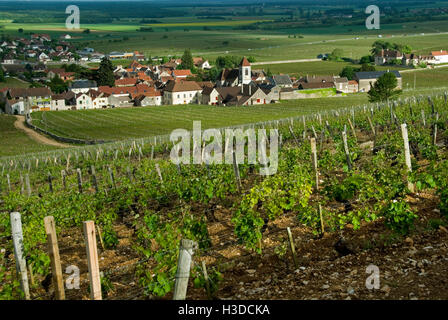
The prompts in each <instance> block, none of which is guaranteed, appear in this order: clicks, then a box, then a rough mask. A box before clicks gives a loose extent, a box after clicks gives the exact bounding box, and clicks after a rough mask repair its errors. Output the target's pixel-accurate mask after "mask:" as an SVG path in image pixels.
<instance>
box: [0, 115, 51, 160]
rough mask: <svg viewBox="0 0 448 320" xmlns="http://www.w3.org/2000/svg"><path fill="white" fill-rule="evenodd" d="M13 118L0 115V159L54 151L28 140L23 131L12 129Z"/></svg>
mask: <svg viewBox="0 0 448 320" xmlns="http://www.w3.org/2000/svg"><path fill="white" fill-rule="evenodd" d="M15 121H16V118H15V117H14V116H6V115H0V157H4V156H14V155H21V154H26V153H33V152H41V151H49V150H55V149H56V148H54V147H50V146H46V145H41V144H38V143H37V142H35V141H34V140H32V139H31V138H29V137H28V136H27V135H26V133H24V132H23V131H20V130H17V129H16V128H15V127H14V122H15Z"/></svg>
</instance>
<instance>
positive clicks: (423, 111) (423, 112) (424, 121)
mask: <svg viewBox="0 0 448 320" xmlns="http://www.w3.org/2000/svg"><path fill="white" fill-rule="evenodd" d="M422 121H423V126H424V127H426V119H425V110H423V109H422Z"/></svg>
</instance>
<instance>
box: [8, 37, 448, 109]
mask: <svg viewBox="0 0 448 320" xmlns="http://www.w3.org/2000/svg"><path fill="white" fill-rule="evenodd" d="M70 38H71V36H70V35H68V34H67V35H64V36H62V37H61V38H60V39H58V40H54V39H51V37H50V36H49V35H46V34H32V35H31V39H24V38H19V39H16V40H11V41H3V42H2V43H1V44H0V53H1V55H2V56H3V59H2V71H3V73H4V75H5V77H19V78H22V81H25V80H26V79H23V74H25V73H26V72H30V73H31V74H33V75H39V76H38V77H33V78H32V81H33V82H36V83H38V84H39V86H37V87H31V88H14V87H5V88H2V89H1V90H0V92H1V94H0V101H1V103H2V104H3V105H4V112H6V113H8V114H19V115H23V114H28V113H30V112H34V111H62V110H88V109H105V108H118V107H146V106H161V105H186V104H203V105H214V106H250V105H262V104H270V103H276V102H278V101H281V100H294V99H305V98H316V97H321V96H335V97H337V96H341V95H347V94H354V93H358V92H368V91H369V90H370V88H371V87H372V85H373V84H374V83H375V82H376V81H377V80H378V78H379V77H380V76H382V75H383V74H384V73H386V72H388V71H389V70H387V71H384V70H383V71H358V72H355V73H354V76H353V77H352V79H349V78H347V77H344V76H340V75H326V76H323V75H306V76H302V77H298V78H296V77H293V76H289V75H288V74H276V75H272V74H269V75H268V72H266V71H265V70H263V69H253V68H252V65H251V63H250V62H249V60H248V59H247V58H246V57H243V58H242V59H241V61H240V63H239V65H238V67H236V68H222V69H221V70H220V71H219V74H218V75H217V77H216V80H215V81H213V80H212V79H210V80H208V81H197V80H196V79H195V75H194V74H193V73H192V71H191V69H183V68H182V66H183V61H182V59H179V58H173V59H170V60H169V61H167V62H164V63H163V61H159V60H158V59H153V58H151V57H149V58H147V57H145V56H144V55H143V54H142V53H140V52H138V51H135V52H132V53H122V52H111V53H109V54H102V53H98V52H95V50H94V49H93V48H84V49H82V50H76V49H75V47H74V46H73V45H72V44H70V42H68V40H70ZM24 57H26V59H27V60H26V61H24V60H20V59H25V58H24ZM324 58H325V57H324ZM30 59H31V61H30ZM117 59H119V60H123V59H127V60H129V61H130V62H131V63H130V65H129V66H127V67H123V66H122V65H117V66H115V67H114V70H113V77H114V79H113V85H99V84H98V83H97V81H95V80H92V79H87V78H82V77H79V75H78V76H77V74H76V73H75V72H67V70H66V69H64V68H60V67H55V65H56V64H57V63H59V65H60V64H65V65H67V64H68V63H70V64H77V65H80V64H81V65H83V64H84V65H83V66H86V63H87V62H90V63H97V62H101V61H103V60H108V61H113V60H117ZM148 60H149V61H151V64H145V61H148ZM154 60H155V62H154ZM192 62H193V64H194V68H195V70H203V71H207V70H209V69H211V68H212V65H211V64H210V62H209V61H207V60H205V59H203V58H202V57H192ZM447 62H448V53H447V51H444V50H440V51H434V52H431V53H430V54H429V55H416V54H413V53H410V54H403V53H401V52H400V51H398V50H389V49H386V50H385V49H381V50H379V51H378V52H377V53H376V54H375V56H374V61H372V64H375V65H391V66H392V65H403V66H417V65H420V66H422V64H425V67H426V65H435V64H443V63H447ZM52 66H53V67H52ZM89 69H90V70H93V71H95V70H97V69H98V68H97V67H96V68H95V67H89ZM373 70H374V68H373ZM390 72H392V73H394V74H395V76H396V78H397V88H398V89H401V88H402V77H401V74H400V72H399V71H397V70H391V71H390ZM55 78H56V79H58V80H59V79H60V80H62V81H63V82H64V83H65V84H66V87H67V88H66V90H64V91H63V92H53V91H52V90H51V88H50V87H49V86H48V85H47V83H49V82H51V81H52V80H54V79H55Z"/></svg>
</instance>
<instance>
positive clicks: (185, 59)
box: [181, 49, 194, 70]
mask: <svg viewBox="0 0 448 320" xmlns="http://www.w3.org/2000/svg"><path fill="white" fill-rule="evenodd" d="M181 59H182V68H183V69H190V70H191V69H193V67H194V63H193V56H192V55H191V52H190V49H185V51H184V54H183V55H182V58H181Z"/></svg>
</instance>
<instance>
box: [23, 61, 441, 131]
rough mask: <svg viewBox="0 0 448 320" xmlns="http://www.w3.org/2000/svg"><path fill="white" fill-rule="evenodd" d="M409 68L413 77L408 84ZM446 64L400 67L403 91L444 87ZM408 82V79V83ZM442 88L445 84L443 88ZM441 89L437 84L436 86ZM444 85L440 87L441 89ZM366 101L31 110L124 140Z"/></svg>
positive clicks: (70, 127) (55, 123)
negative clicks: (199, 123) (406, 70)
mask: <svg viewBox="0 0 448 320" xmlns="http://www.w3.org/2000/svg"><path fill="white" fill-rule="evenodd" d="M414 73H415V74H416V77H417V83H416V91H414V90H413V85H414ZM447 83H448V68H440V69H436V70H423V71H415V72H409V73H403V88H404V89H405V92H404V93H403V96H409V95H419V94H430V93H433V92H434V91H435V88H440V87H446V85H447ZM408 84H409V85H408ZM444 90H445V89H444ZM438 91H439V92H440V90H438ZM442 91H443V90H442ZM364 103H367V95H366V94H351V95H349V96H347V97H341V98H319V99H303V100H290V101H283V102H281V103H278V104H270V105H261V106H251V107H213V106H204V105H187V106H182V105H181V106H158V107H145V108H126V109H108V110H87V111H59V112H45V113H41V112H39V113H33V114H32V117H33V118H34V119H35V120H34V123H35V124H36V125H44V124H43V122H41V119H42V116H44V118H45V120H46V125H47V126H48V127H49V128H50V129H51V130H52V131H53V132H55V133H57V134H60V135H63V136H68V137H76V138H81V139H90V138H95V139H106V140H123V139H128V138H137V137H148V136H152V135H162V134H168V133H170V132H171V131H172V130H174V129H177V128H186V129H191V128H192V122H193V121H194V120H201V121H202V128H210V127H225V126H230V125H238V124H246V123H252V122H258V121H267V120H275V119H282V118H288V117H292V116H300V115H302V114H306V113H311V112H316V111H322V110H328V109H336V108H344V107H349V106H355V105H362V104H364Z"/></svg>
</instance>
